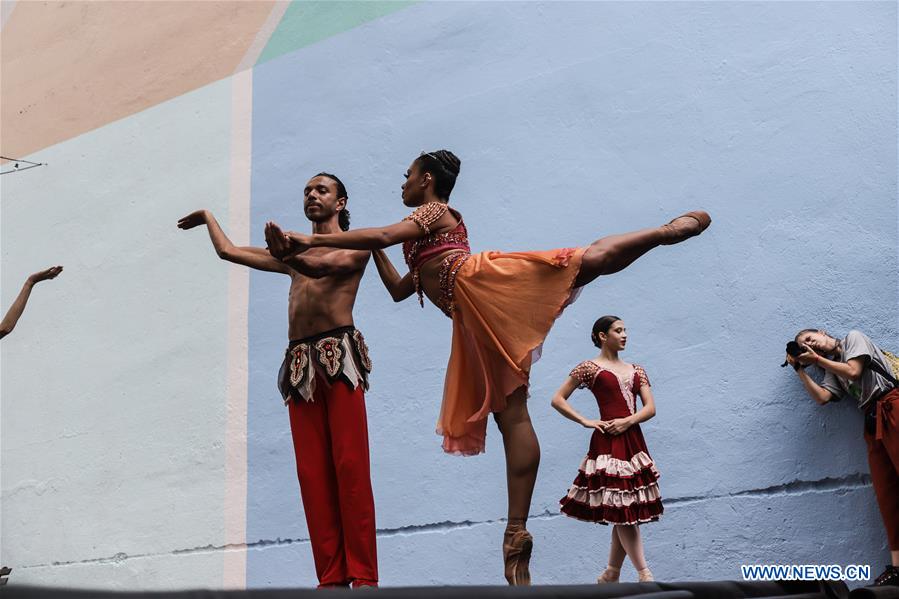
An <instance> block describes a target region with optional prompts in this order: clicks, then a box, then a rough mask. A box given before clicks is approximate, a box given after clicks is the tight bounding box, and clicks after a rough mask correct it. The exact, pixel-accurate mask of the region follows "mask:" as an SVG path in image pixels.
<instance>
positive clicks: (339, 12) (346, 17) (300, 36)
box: [256, 0, 416, 64]
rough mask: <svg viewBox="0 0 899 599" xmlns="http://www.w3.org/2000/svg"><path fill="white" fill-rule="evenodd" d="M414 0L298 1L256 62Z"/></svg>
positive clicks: (387, 12) (309, 42)
mask: <svg viewBox="0 0 899 599" xmlns="http://www.w3.org/2000/svg"><path fill="white" fill-rule="evenodd" d="M415 3H416V2H415V1H399V0H295V1H294V2H291V3H290V6H289V7H288V8H287V10H286V11H285V12H284V16H283V17H282V18H281V22H280V23H278V28H277V29H275V32H274V33H273V34H272V36H271V37H270V38H269V40H268V43H267V44H266V45H265V49H264V50H263V51H262V54H261V55H260V56H259V60H258V61H256V64H260V63H262V62H265V61H267V60H271V59H272V58H277V57H278V56H281V55H283V54H287V53H288V52H293V51H294V50H299V49H300V48H304V47H306V46H309V45H311V44H314V43H316V42H320V41H321V40H324V39H327V38H329V37H332V36H334V35H337V34H338V33H342V32H344V31H347V30H349V29H352V28H354V27H358V26H359V25H362V24H363V23H367V22H369V21H373V20H375V19H377V18H380V17H383V16H384V15H388V14H390V13H393V12H396V11H398V10H402V9H404V8H406V7H407V6H409V5H411V4H415Z"/></svg>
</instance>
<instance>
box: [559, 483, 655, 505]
mask: <svg viewBox="0 0 899 599" xmlns="http://www.w3.org/2000/svg"><path fill="white" fill-rule="evenodd" d="M568 497H569V498H570V499H573V500H574V501H577V502H578V503H582V504H584V505H589V506H590V507H600V506H606V507H629V506H631V505H633V504H634V503H652V502H653V501H656V500H658V499H660V498H661V495H660V494H659V485H657V484H656V483H653V484H651V485H649V486H646V487H643V488H640V489H635V490H633V491H631V490H622V489H596V490H595V491H588V490H586V489H581V488H580V487H578V486H576V485H572V486H571V489H569V490H568Z"/></svg>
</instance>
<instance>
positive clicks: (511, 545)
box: [493, 387, 540, 585]
mask: <svg viewBox="0 0 899 599" xmlns="http://www.w3.org/2000/svg"><path fill="white" fill-rule="evenodd" d="M493 417H494V419H495V420H496V424H497V425H498V426H499V430H500V432H501V433H502V435H503V447H504V448H505V452H506V485H507V488H508V492H509V519H508V524H507V525H506V532H505V534H504V535H503V559H504V561H505V576H506V580H507V581H508V582H509V584H511V585H529V584H531V574H530V569H529V562H530V559H531V550H532V548H533V544H534V540H533V537H531V533H529V532H528V531H527V530H526V528H525V525H526V523H527V518H528V513H529V512H530V508H531V495H532V494H533V493H534V484H535V483H536V482H537V468H538V466H539V465H540V444H539V443H538V442H537V433H535V432H534V427H533V425H532V424H531V417H530V415H529V414H528V404H527V389H526V388H525V387H519V388H518V389H517V390H516V391H515V392H514V393H513V394H512V395H510V396H509V398H508V401H507V404H506V409H505V410H503V411H502V412H497V413H495V414H494V415H493Z"/></svg>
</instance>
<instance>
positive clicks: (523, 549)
mask: <svg viewBox="0 0 899 599" xmlns="http://www.w3.org/2000/svg"><path fill="white" fill-rule="evenodd" d="M533 549H534V537H532V536H531V533H529V532H528V531H526V530H519V531H516V532H515V533H513V534H512V535H509V536H508V538H507V539H506V540H505V541H504V542H503V561H504V562H505V569H504V574H505V577H506V581H507V582H508V583H509V585H510V586H530V584H531V572H530V562H531V552H532V551H533Z"/></svg>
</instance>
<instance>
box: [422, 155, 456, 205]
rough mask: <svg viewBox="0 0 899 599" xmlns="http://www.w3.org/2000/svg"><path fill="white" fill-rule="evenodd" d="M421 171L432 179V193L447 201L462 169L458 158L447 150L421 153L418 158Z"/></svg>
mask: <svg viewBox="0 0 899 599" xmlns="http://www.w3.org/2000/svg"><path fill="white" fill-rule="evenodd" d="M418 161H419V163H420V164H421V166H422V168H423V170H425V171H427V172H429V173H431V175H432V176H433V177H434V191H435V192H436V193H437V195H438V196H439V197H440V198H443V199H445V200H448V199H449V197H450V194H451V193H452V191H453V187H455V185H456V177H458V176H459V170H460V169H461V167H462V161H461V160H459V157H458V156H456V155H455V154H453V153H452V152H450V151H449V150H437V151H435V152H423V153H422V154H421V156H419V157H418Z"/></svg>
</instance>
